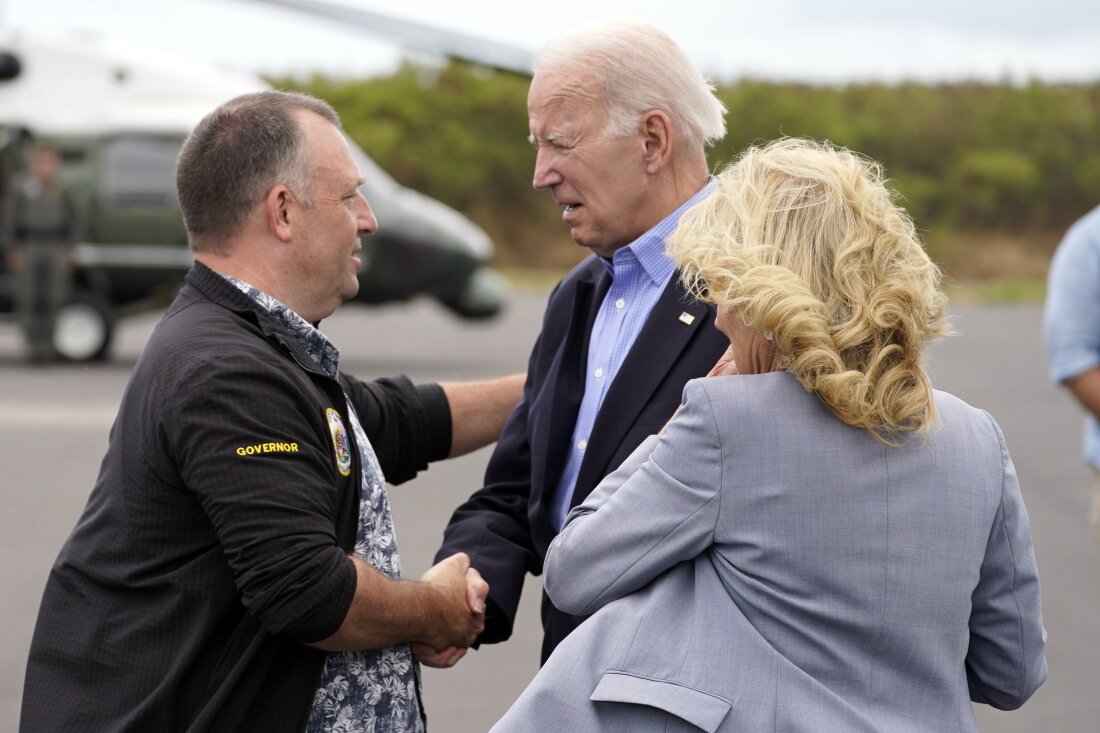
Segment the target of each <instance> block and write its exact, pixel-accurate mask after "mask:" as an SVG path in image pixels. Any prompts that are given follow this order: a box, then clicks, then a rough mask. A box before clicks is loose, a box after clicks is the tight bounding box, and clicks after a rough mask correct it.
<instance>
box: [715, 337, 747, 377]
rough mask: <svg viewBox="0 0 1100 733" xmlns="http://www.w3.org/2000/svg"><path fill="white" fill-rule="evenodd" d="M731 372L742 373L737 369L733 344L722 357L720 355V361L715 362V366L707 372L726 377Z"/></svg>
mask: <svg viewBox="0 0 1100 733" xmlns="http://www.w3.org/2000/svg"><path fill="white" fill-rule="evenodd" d="M731 374H740V372H738V371H737V364H735V363H734V361H733V345H732V344H730V347H729V348H728V349H726V350H725V351H724V352H723V353H722V355H721V356H720V357H718V361H717V362H715V364H714V366H713V367H712V368H711V370H710V371H709V372H708V373H707V376H708V377H724V376H728V375H731Z"/></svg>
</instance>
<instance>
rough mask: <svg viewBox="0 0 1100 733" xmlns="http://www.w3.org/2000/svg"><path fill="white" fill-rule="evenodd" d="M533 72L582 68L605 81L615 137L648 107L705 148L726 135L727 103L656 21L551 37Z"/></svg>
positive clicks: (613, 23)
mask: <svg viewBox="0 0 1100 733" xmlns="http://www.w3.org/2000/svg"><path fill="white" fill-rule="evenodd" d="M534 70H535V73H536V74H537V73H539V72H549V71H567V72H573V73H576V72H577V70H584V71H586V72H588V73H590V74H591V75H592V76H594V77H595V78H596V80H597V81H598V82H599V83H600V84H601V85H602V86H603V89H602V91H603V97H604V99H605V100H606V104H607V114H608V118H609V119H608V129H607V134H608V135H609V136H612V137H617V136H621V135H627V134H630V133H632V132H635V131H636V130H637V129H638V122H639V120H640V118H641V116H642V114H644V113H645V112H647V111H648V110H652V109H659V110H662V111H663V112H665V113H666V114H668V116H669V117H670V118H671V120H672V124H673V127H674V128H675V129H676V130H677V131H678V132H679V133H681V134H683V135H684V136H685V137H686V138H687V139H688V141H689V142H690V143H692V144H693V145H695V146H697V147H698V148H699V149H702V148H704V147H706V146H709V145H713V144H714V143H715V142H717V141H718V140H721V139H722V138H723V137H725V134H726V121H725V114H726V106H725V105H724V104H722V102H721V101H720V100H719V99H718V98H717V97H716V96H715V93H714V92H715V87H714V84H712V83H711V82H709V81H708V80H707V79H706V78H705V77H704V76H703V74H702V73H701V72H700V71H699V69H698V68H696V66H695V64H693V63H692V62H691V60H690V59H689V58H688V57H687V56H686V55H685V54H684V52H683V49H681V48H680V47H679V46H678V45H677V44H676V42H675V41H673V40H672V39H671V38H670V37H669V36H668V35H667V34H666V33H665V32H664V31H662V30H661V29H660V28H657V27H656V26H653V25H651V24H649V23H646V22H644V21H640V20H634V19H629V18H619V19H614V20H605V21H600V22H597V23H592V24H588V25H584V26H581V27H580V28H577V29H575V30H573V31H570V32H569V33H566V34H565V35H563V36H561V37H559V38H557V39H555V40H553V41H551V42H550V43H549V44H547V45H546V47H545V48H544V49H543V50H542V51H541V52H540V53H539V55H538V56H537V58H536V59H535V65H534Z"/></svg>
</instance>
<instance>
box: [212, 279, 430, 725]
mask: <svg viewBox="0 0 1100 733" xmlns="http://www.w3.org/2000/svg"><path fill="white" fill-rule="evenodd" d="M225 277H226V279H227V280H229V282H231V283H233V284H234V285H235V286H237V288H239V289H240V291H241V292H243V293H244V294H245V295H247V296H249V297H250V298H251V299H252V300H254V301H255V302H256V303H258V304H260V305H261V306H262V307H263V308H265V309H266V310H267V311H268V312H269V313H270V314H271V315H272V316H273V317H274V318H275V319H276V320H277V321H278V322H279V323H280V324H281V325H282V326H283V327H284V328H286V330H287V331H288V332H289V333H291V334H293V335H294V337H295V338H297V339H298V341H299V343H301V345H302V346H303V347H304V348H305V349H306V351H307V352H308V353H309V355H310V356H312V357H313V359H314V360H315V361H316V362H317V365H318V366H320V367H321V369H322V370H323V371H324V372H325V373H326V374H328V375H329V376H331V377H333V378H334V379H335V378H336V375H337V369H338V363H339V359H340V351H339V349H337V348H336V347H335V346H334V345H333V344H332V343H330V342H329V340H328V339H327V338H325V335H324V334H322V333H321V332H320V331H318V330H317V329H316V328H314V327H313V326H312V325H310V324H309V323H307V322H306V321H305V320H303V319H302V317H301V316H299V315H298V314H297V313H295V312H294V311H292V310H291V309H290V308H288V307H287V306H286V305H284V304H283V303H280V302H279V301H278V300H276V299H275V298H272V297H271V296H270V295H267V294H266V293H263V292H260V291H259V290H257V289H256V288H254V287H252V286H251V285H249V284H248V283H245V282H242V281H240V280H237V279H236V278H232V277H229V276H225ZM345 399H346V395H345ZM347 405H348V417H349V418H350V420H351V432H352V433H353V435H354V436H355V442H356V445H357V446H358V448H359V455H360V456H361V458H362V461H361V463H362V471H363V476H362V487H363V491H362V497H361V498H360V501H359V528H358V531H357V533H356V537H355V550H354V554H355V556H356V557H358V558H359V559H361V560H363V561H364V562H366V563H368V564H369V565H371V567H373V568H375V569H376V570H378V571H380V572H382V573H385V574H386V575H388V576H390V577H391V578H398V577H400V576H401V562H400V560H399V558H398V556H397V541H396V537H395V536H394V531H393V512H392V511H391V509H390V501H389V496H388V495H387V493H386V480H385V478H384V477H383V475H382V469H381V467H380V466H379V465H378V459H377V457H376V456H375V454H374V449H373V448H371V445H370V441H369V440H367V436H366V433H365V432H364V431H363V426H362V425H360V424H359V418H358V416H357V415H356V414H355V409H354V408H353V407H352V405H351V401H350V400H347ZM424 727H425V726H424V719H423V716H422V714H421V708H420V680H419V667H418V666H417V664H416V663H415V662H413V659H412V650H411V649H410V648H409V645H408V644H400V645H398V646H392V647H387V648H385V649H373V650H368V651H361V652H332V653H330V654H329V655H328V656H327V657H326V659H325V666H324V671H323V672H322V673H321V681H320V686H319V687H318V688H317V692H316V693H315V694H314V697H313V709H312V710H311V712H310V715H309V722H308V723H307V724H306V731H307V733H321V732H322V731H324V732H327V731H332V732H333V733H399V732H402V733H403V732H410V733H415V732H420V731H424Z"/></svg>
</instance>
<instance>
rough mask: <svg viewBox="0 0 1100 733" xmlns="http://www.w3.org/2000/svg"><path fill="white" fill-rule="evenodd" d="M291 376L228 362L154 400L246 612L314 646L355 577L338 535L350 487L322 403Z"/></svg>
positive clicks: (243, 358)
mask: <svg viewBox="0 0 1100 733" xmlns="http://www.w3.org/2000/svg"><path fill="white" fill-rule="evenodd" d="M290 368H292V367H289V366H288V365H287V362H286V360H282V359H275V358H273V357H266V358H265V357H263V356H258V355H255V354H236V355H220V356H219V357H218V359H216V360H215V359H205V360H201V361H200V362H198V363H196V364H195V365H194V368H191V369H189V370H188V371H187V372H185V373H183V374H181V375H179V378H180V379H181V380H183V381H182V385H181V384H173V385H163V386H162V387H161V388H162V389H163V391H164V392H165V394H156V395H152V394H151V395H150V398H151V399H149V400H147V402H148V403H149V404H151V405H153V406H154V407H152V408H150V409H157V410H159V411H161V414H162V415H163V419H162V420H160V421H158V422H159V430H160V432H161V436H160V439H159V442H160V445H161V448H160V450H161V452H162V455H166V456H171V460H172V461H173V462H174V463H175V465H176V470H177V471H178V475H179V478H180V479H181V480H182V486H181V491H182V492H184V495H185V496H188V497H191V499H190V500H191V501H194V502H196V503H197V504H198V505H199V506H200V507H201V508H202V511H203V513H204V514H205V515H206V517H207V518H208V520H209V522H210V524H211V526H212V527H213V531H214V534H215V536H216V538H217V544H218V549H217V551H218V552H221V553H222V554H224V556H225V559H226V562H227V563H228V565H229V568H230V570H231V572H232V576H233V581H234V583H235V585H236V586H237V588H238V590H239V591H240V594H241V600H242V603H243V604H244V606H245V608H247V609H248V611H249V612H250V613H251V614H252V615H253V616H255V617H256V618H257V619H258V620H259V621H260V623H261V624H262V625H263V626H264V628H265V629H266V630H267V631H268V632H269V633H271V634H279V635H285V636H288V637H290V638H292V639H296V640H298V641H302V642H313V641H318V640H320V639H323V638H326V637H328V636H330V635H331V634H333V633H334V632H335V631H336V630H337V629H338V628H339V627H340V624H341V623H342V622H343V620H344V617H345V616H346V614H347V610H348V608H349V606H350V604H351V600H352V596H353V594H354V592H355V585H356V578H355V568H354V566H353V564H352V563H351V561H350V559H349V558H348V557H347V555H346V554H345V552H344V551H343V550H342V549H341V548H340V546H339V544H338V537H337V535H336V527H337V517H336V516H334V513H335V512H336V511H337V509H336V508H335V507H337V506H339V505H340V502H338V501H337V500H336V498H337V497H336V494H337V492H340V491H342V490H343V489H344V486H345V484H346V480H345V479H344V478H343V477H342V476H340V475H339V474H338V468H337V462H336V458H335V455H334V447H333V444H332V440H331V438H330V437H329V433H328V428H327V426H326V424H325V423H324V414H323V413H324V411H323V406H319V404H318V402H317V398H316V396H315V394H312V393H308V391H303V390H302V389H301V386H302V385H301V382H300V381H298V382H296V381H294V380H292V379H291V378H290V375H289V374H288V370H289V369H290ZM147 460H149V459H147Z"/></svg>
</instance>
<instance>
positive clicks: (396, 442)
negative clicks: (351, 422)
mask: <svg viewBox="0 0 1100 733" xmlns="http://www.w3.org/2000/svg"><path fill="white" fill-rule="evenodd" d="M340 383H341V385H342V386H343V387H344V391H345V392H346V393H347V395H348V399H350V400H351V403H352V405H353V406H354V407H355V411H356V413H357V414H358V415H359V422H360V424H362V426H363V430H364V431H365V432H366V434H367V438H368V439H369V440H370V443H371V447H372V448H374V452H375V454H376V455H377V456H378V464H379V465H380V466H381V467H382V474H383V475H384V476H385V477H386V480H387V481H388V482H390V483H391V484H400V483H403V482H405V481H408V480H409V479H411V478H414V477H415V476H416V474H417V473H419V472H420V471H422V470H424V469H425V468H427V467H428V464H429V463H430V462H432V461H438V460H441V459H443V458H446V457H447V455H448V454H449V453H450V451H451V408H450V406H449V405H448V403H447V397H446V395H445V394H444V393H443V388H442V387H440V386H439V385H438V384H426V385H420V386H414V385H413V383H412V382H410V381H409V380H408V378H406V377H395V378H393V379H378V380H375V381H373V382H362V381H360V380H358V379H356V378H354V377H351V376H348V375H345V374H342V375H340Z"/></svg>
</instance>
